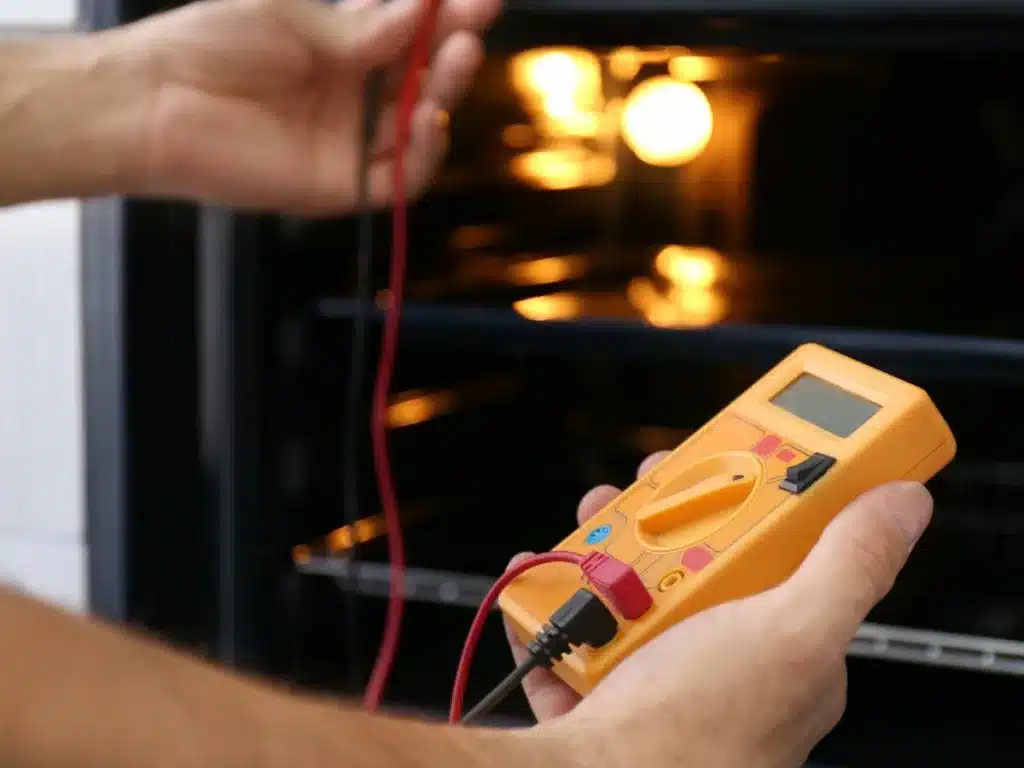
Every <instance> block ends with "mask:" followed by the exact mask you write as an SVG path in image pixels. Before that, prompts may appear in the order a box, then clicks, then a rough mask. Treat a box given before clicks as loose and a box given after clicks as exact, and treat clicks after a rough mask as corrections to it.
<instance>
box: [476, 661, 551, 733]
mask: <svg viewBox="0 0 1024 768" xmlns="http://www.w3.org/2000/svg"><path fill="white" fill-rule="evenodd" d="M543 662H544V657H543V656H534V655H533V654H531V655H529V656H527V657H526V660H525V661H523V662H522V663H521V664H519V666H517V667H516V668H515V669H514V670H512V672H510V673H509V675H508V677H506V678H505V679H504V680H502V681H501V682H500V683H498V684H497V685H496V686H494V688H492V689H491V692H490V693H488V694H487V695H486V696H484V698H482V699H481V700H480V703H479V704H477V705H476V706H475V707H473V708H472V709H471V710H469V712H467V713H466V714H465V715H464V716H463V718H462V720H460V721H459V722H461V723H463V724H469V723H473V722H476V721H477V720H479V719H480V718H481V717H484V716H485V715H489V714H490V713H491V712H493V711H494V710H495V708H496V707H498V705H499V704H501V703H502V702H503V701H505V699H507V698H508V697H509V696H511V695H512V694H513V693H514V692H515V690H516V689H517V688H518V687H519V686H520V685H522V683H523V680H525V679H526V676H527V675H528V674H530V673H531V672H533V670H535V669H538V668H540V667H542V666H544V664H543Z"/></svg>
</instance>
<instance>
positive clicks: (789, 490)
mask: <svg viewBox="0 0 1024 768" xmlns="http://www.w3.org/2000/svg"><path fill="white" fill-rule="evenodd" d="M955 453H956V441H955V439H954V437H953V433H952V432H951V431H950V429H949V427H948V426H947V424H946V422H945V420H944V419H943V417H942V415H941V414H940V413H939V411H938V409H937V408H936V407H935V405H934V404H933V403H932V401H931V399H930V398H929V397H928V395H927V394H926V393H925V392H924V391H923V390H921V389H920V388H918V387H916V386H914V385H912V384H908V383H907V382H905V381H901V380H900V379H897V378H895V377H893V376H890V375H888V374H886V373H883V372H881V371H879V370H876V369H874V368H871V367H869V366H867V365H864V364H863V363H860V362H857V361H856V360H852V359H850V358H848V357H845V356H844V355H841V354H839V353H837V352H834V351H832V350H829V349H826V348H824V347H821V346H818V345H816V344H806V345H804V346H801V347H800V348H798V349H797V350H796V351H794V352H793V353H792V354H790V355H789V356H788V357H787V358H786V359H784V360H783V361H782V362H781V363H779V364H778V365H777V366H776V367H775V368H774V369H772V370H771V371H770V372H769V373H768V374H766V375H765V376H764V377H763V378H762V379H760V380H759V381H758V382H757V383H755V384H754V385H753V386H752V387H750V389H748V390H747V391H746V392H744V393H743V394H742V395H740V396H739V397H738V398H737V399H736V400H734V401H733V402H732V403H731V404H730V405H729V406H727V407H726V408H725V409H724V410H723V411H722V412H720V413H719V414H718V415H717V416H715V417H714V418H713V419H712V420H711V421H709V422H708V423H707V424H706V425H704V427H703V428H701V429H700V430H698V431H697V432H695V433H694V434H693V435H692V436H691V437H690V438H689V439H687V440H686V441H685V442H684V443H683V444H682V445H680V446H679V447H678V448H676V450H675V451H673V452H672V454H671V455H670V456H669V457H668V458H666V459H665V460H664V461H662V462H661V463H660V464H659V465H658V466H657V467H655V468H654V469H653V470H651V471H650V472H648V473H647V474H646V475H644V476H643V477H641V478H640V479H639V480H638V481H637V482H636V483H634V484H633V485H632V486H631V487H630V488H628V489H627V490H625V491H624V492H623V493H622V494H620V495H619V496H618V498H616V499H615V500H614V501H612V502H611V503H610V504H608V505H607V506H606V507H605V508H604V509H602V510H601V511H600V512H598V513H597V515H595V516H594V517H593V518H592V519H591V520H589V521H588V522H587V523H586V524H585V525H584V526H582V527H581V528H579V529H577V530H576V531H575V532H574V533H573V534H572V535H570V536H569V537H568V538H566V539H565V540H564V541H563V542H562V543H561V544H559V545H558V546H557V547H556V548H555V549H556V550H562V551H570V552H577V553H580V554H583V555H586V554H589V553H591V552H595V551H597V552H606V553H607V554H609V555H611V556H613V557H615V558H617V559H618V560H621V561H622V562H624V563H629V564H631V565H632V567H633V569H634V570H635V571H636V572H637V573H639V574H640V577H641V578H642V580H643V582H644V584H645V586H646V587H647V589H648V590H649V591H650V593H651V595H652V597H653V599H654V604H653V606H652V607H651V608H650V609H649V610H648V611H647V612H646V613H645V614H644V615H643V616H641V617H639V618H638V619H637V620H635V621H625V620H621V629H620V632H619V634H618V636H617V637H616V638H615V639H614V640H613V641H612V642H611V643H610V644H609V645H607V646H605V647H604V648H601V649H599V650H594V649H591V648H577V649H575V650H574V651H573V653H571V654H570V655H569V656H567V657H566V658H565V659H564V660H563V661H562V662H560V663H558V664H557V665H556V666H555V672H556V673H557V674H558V675H559V676H560V677H561V678H562V679H563V680H565V682H567V683H568V684H569V685H570V686H571V687H572V688H574V689H575V690H576V691H577V692H578V693H580V694H586V693H588V692H589V691H590V690H591V689H592V688H593V687H594V685H596V684H597V683H598V682H599V681H600V680H601V679H602V678H603V677H604V676H605V675H607V674H608V672H610V671H611V670H612V669H613V668H614V667H615V666H616V665H617V664H618V663H619V662H620V661H621V660H622V659H624V658H625V657H627V656H628V655H629V654H631V653H632V652H633V651H635V650H636V649H637V648H639V647H640V646H642V645H644V644H645V643H647V642H648V641H650V640H651V639H653V638H654V637H655V636H657V635H658V634H660V633H661V632H663V631H664V630H666V629H668V628H669V627H671V626H672V625H674V624H676V623H678V622H679V621H681V620H683V619H685V618H686V617H688V616H691V615H693V614H695V613H698V612H700V611H702V610H705V609H707V608H710V607H712V606H715V605H719V604H721V603H724V602H728V601H730V600H736V599H739V598H742V597H747V596H750V595H753V594H757V593H759V592H763V591H764V590H766V589H769V588H771V587H773V586H776V585H778V584H780V583H781V582H783V581H784V580H785V579H786V578H787V577H788V576H789V575H790V574H792V573H793V572H794V571H795V570H796V568H797V567H798V566H799V565H800V563H801V562H802V561H803V559H804V558H805V557H806V556H807V554H808V553H809V552H810V550H811V548H812V547H813V546H814V544H815V542H816V541H817V540H818V538H819V537H820V535H821V533H822V531H823V530H824V528H825V527H826V526H827V525H828V523H829V522H830V521H831V520H832V518H833V517H835V515H836V514H838V513H839V512H840V510H842V509H843V507H845V506H846V505H847V504H849V503H850V502H851V501H853V500H854V499H855V498H856V497H857V496H859V495H860V494H862V493H864V492H866V491H868V490H870V489H872V488H875V487H877V486H879V485H882V484H884V483H887V482H891V481H897V480H915V481H918V482H924V481H926V480H929V479H930V478H931V477H933V476H934V475H935V474H936V473H937V472H939V470H941V469H942V468H943V467H945V466H946V465H947V464H948V463H949V462H950V461H952V459H953V456H954V455H955ZM581 578H582V577H581V573H580V571H579V569H578V568H575V567H573V566H571V565H563V564H554V565H548V566H545V567H543V568H537V569H535V570H533V571H530V572H528V573H526V574H524V575H523V576H521V577H520V578H518V579H516V580H515V581H514V582H513V583H512V584H511V585H509V587H508V588H507V589H506V590H505V592H504V593H503V595H502V596H501V599H500V602H499V605H500V607H501V610H502V612H503V613H504V614H505V615H506V616H507V617H508V618H509V619H510V620H511V623H512V625H513V627H514V628H515V631H516V632H517V634H519V635H520V636H521V637H522V638H523V639H524V640H526V641H529V640H530V639H532V638H533V637H534V636H535V635H536V633H537V632H538V631H540V630H541V628H542V626H543V624H544V623H545V622H546V621H547V620H548V618H549V617H550V616H551V614H552V613H554V612H555V611H556V610H557V609H558V607H559V606H560V605H561V604H562V603H563V602H565V601H566V600H567V599H568V598H569V597H570V596H571V595H572V594H573V593H574V592H575V591H576V590H578V589H579V588H580V586H581Z"/></svg>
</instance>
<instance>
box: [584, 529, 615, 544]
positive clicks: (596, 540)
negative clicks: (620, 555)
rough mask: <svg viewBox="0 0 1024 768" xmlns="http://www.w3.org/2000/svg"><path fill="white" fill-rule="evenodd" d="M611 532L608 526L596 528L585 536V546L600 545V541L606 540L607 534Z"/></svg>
mask: <svg viewBox="0 0 1024 768" xmlns="http://www.w3.org/2000/svg"><path fill="white" fill-rule="evenodd" d="M611 532H612V527H611V526H610V525H602V526H598V527H597V528H595V529H594V530H592V531H591V532H590V533H588V534H587V544H590V545H594V544H600V543H601V542H602V541H604V540H605V539H607V538H608V534H610V533H611Z"/></svg>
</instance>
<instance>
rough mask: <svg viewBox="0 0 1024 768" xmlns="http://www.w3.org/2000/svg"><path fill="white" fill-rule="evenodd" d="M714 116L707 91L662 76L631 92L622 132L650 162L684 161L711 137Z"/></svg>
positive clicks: (627, 140) (666, 164)
mask: <svg viewBox="0 0 1024 768" xmlns="http://www.w3.org/2000/svg"><path fill="white" fill-rule="evenodd" d="M713 127H714V118H713V116H712V113H711V104H710V103H709V102H708V98H707V96H705V95H704V92H703V91H702V90H701V89H700V88H699V87H697V86H696V85H694V84H693V83H684V82H680V81H679V80H676V79H674V78H672V77H668V76H662V77H655V78H652V79H650V80H646V81H644V82H643V83H641V84H640V85H638V86H637V87H636V88H634V89H633V91H632V92H631V93H630V94H629V96H628V97H627V98H626V105H625V108H624V109H623V111H622V135H623V138H624V139H625V142H626V144H627V145H628V146H629V148H630V149H631V150H633V153H634V154H635V155H636V156H637V157H638V158H640V160H642V161H643V162H645V163H647V164H648V165H656V166H674V165H683V164H685V163H688V162H690V161H691V160H693V159H694V158H696V157H697V156H698V155H699V154H700V153H701V152H703V151H704V149H705V148H706V147H707V145H708V143H709V142H710V141H711V133H712V130H713Z"/></svg>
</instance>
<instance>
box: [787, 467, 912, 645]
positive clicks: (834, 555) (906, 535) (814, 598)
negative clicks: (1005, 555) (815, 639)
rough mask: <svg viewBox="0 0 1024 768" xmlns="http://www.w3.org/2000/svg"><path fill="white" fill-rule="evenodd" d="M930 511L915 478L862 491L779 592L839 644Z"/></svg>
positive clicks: (886, 586) (886, 583)
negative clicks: (867, 491) (910, 480)
mask: <svg viewBox="0 0 1024 768" xmlns="http://www.w3.org/2000/svg"><path fill="white" fill-rule="evenodd" d="M931 515H932V498H931V495H930V494H929V493H928V491H927V490H925V488H924V486H922V485H920V484H918V483H894V484H891V485H885V486H882V487H881V488H876V489H875V490H873V491H870V492H869V493H866V494H864V495H863V496H861V497H860V498H858V499H857V500H856V501H854V502H853V503H852V504H850V505H849V506H848V507H847V508H846V509H844V510H843V511H842V512H841V513H839V515H838V516H837V517H836V518H835V519H834V520H833V521H832V522H831V523H830V524H829V526H828V527H827V528H826V529H825V532H824V533H823V534H822V536H821V538H820V539H819V541H818V543H817V544H816V545H815V547H814V549H813V550H811V553H810V554H809V555H808V556H807V558H806V559H805V560H804V562H803V563H802V564H801V566H800V568H799V569H797V571H796V573H795V574H793V576H791V577H790V579H789V580H788V581H787V582H786V583H785V584H783V585H782V586H781V587H780V588H779V590H780V592H781V593H784V595H785V599H786V601H787V603H788V604H789V605H790V606H791V607H793V610H794V611H796V613H797V614H798V615H800V616H801V618H802V620H803V621H802V623H803V624H805V625H809V626H813V627H816V628H819V629H818V631H823V632H827V633H828V634H829V635H830V636H832V637H834V638H835V639H836V640H837V641H838V642H841V643H842V645H843V647H845V646H846V644H848V643H849V642H850V641H851V640H852V639H853V637H854V635H855V634H856V633H857V629H858V627H859V626H860V624H861V622H862V621H864V619H865V618H867V615H868V613H869V612H870V611H871V609H872V608H874V607H875V605H876V604H877V603H878V602H879V601H880V600H881V599H882V598H883V597H885V596H886V595H887V594H888V593H889V590H890V589H892V586H893V583H894V582H895V580H896V577H897V576H898V575H899V572H900V571H901V570H902V569H903V566H904V565H906V562H907V558H908V557H909V556H910V552H911V550H912V549H913V547H914V545H915V544H916V543H917V540H918V538H920V536H921V534H922V533H923V532H924V530H925V528H926V527H927V526H928V523H929V521H930V520H931ZM808 614H810V615H808Z"/></svg>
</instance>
